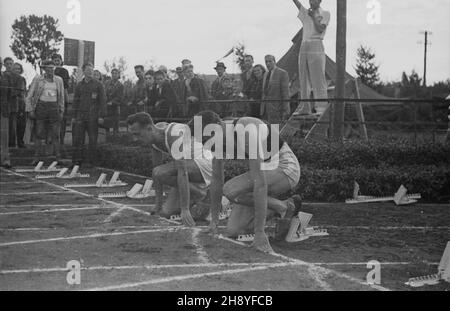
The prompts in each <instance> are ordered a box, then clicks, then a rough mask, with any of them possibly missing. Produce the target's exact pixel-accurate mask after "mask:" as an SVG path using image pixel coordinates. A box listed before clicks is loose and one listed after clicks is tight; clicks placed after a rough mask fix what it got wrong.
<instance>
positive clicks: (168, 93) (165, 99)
mask: <svg viewBox="0 0 450 311" xmlns="http://www.w3.org/2000/svg"><path fill="white" fill-rule="evenodd" d="M150 102H151V103H150V105H151V106H152V111H153V115H154V116H157V117H167V118H170V117H172V116H173V112H174V109H175V106H176V102H177V96H176V94H175V92H174V90H173V88H172V85H171V83H170V82H169V81H167V80H166V79H165V74H164V72H163V71H157V72H155V86H154V87H153V89H152V91H151V96H150Z"/></svg>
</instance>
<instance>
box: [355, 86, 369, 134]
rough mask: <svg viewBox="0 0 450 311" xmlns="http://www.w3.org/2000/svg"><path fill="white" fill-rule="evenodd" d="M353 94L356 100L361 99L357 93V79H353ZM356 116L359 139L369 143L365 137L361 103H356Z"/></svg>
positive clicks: (364, 121) (365, 131)
mask: <svg viewBox="0 0 450 311" xmlns="http://www.w3.org/2000/svg"><path fill="white" fill-rule="evenodd" d="M354 83H355V94H356V98H357V99H361V95H360V93H359V85H358V78H356V79H355V81H354ZM355 109H356V115H357V116H358V121H359V132H360V134H361V137H362V138H363V139H364V140H365V141H369V136H368V135H367V127H366V119H365V117H364V111H363V108H362V105H361V102H357V103H356V107H355Z"/></svg>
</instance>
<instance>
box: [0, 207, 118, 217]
mask: <svg viewBox="0 0 450 311" xmlns="http://www.w3.org/2000/svg"><path fill="white" fill-rule="evenodd" d="M96 209H115V207H112V206H91V207H77V208H56V209H45V210H40V211H20V212H7V213H0V217H1V216H11V215H24V214H40V213H59V212H76V211H88V210H96Z"/></svg>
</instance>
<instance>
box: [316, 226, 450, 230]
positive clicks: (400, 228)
mask: <svg viewBox="0 0 450 311" xmlns="http://www.w3.org/2000/svg"><path fill="white" fill-rule="evenodd" d="M321 227H324V228H327V229H361V230H395V231H397V230H450V226H437V227H416V226H403V227H370V226H328V225H323V226H321Z"/></svg>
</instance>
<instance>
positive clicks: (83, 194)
mask: <svg viewBox="0 0 450 311" xmlns="http://www.w3.org/2000/svg"><path fill="white" fill-rule="evenodd" d="M1 170H2V171H4V169H1ZM9 172H12V171H9ZM12 173H13V174H14V175H16V176H20V177H25V178H27V179H29V180H33V178H32V177H29V176H26V175H22V174H19V173H15V172H12ZM38 181H39V182H40V183H42V184H46V185H49V186H53V187H55V188H58V189H61V190H65V191H68V192H72V193H75V194H79V195H81V196H84V197H88V198H93V199H96V200H98V201H101V202H104V203H108V204H112V205H115V206H116V207H117V208H120V207H123V208H126V209H128V210H132V211H134V212H137V213H140V214H144V215H146V216H151V214H150V213H148V212H145V211H142V210H140V209H137V208H133V207H130V206H127V205H124V204H120V203H116V202H113V201H108V200H105V199H101V198H96V197H95V196H93V195H90V194H87V193H84V192H80V191H77V190H74V189H68V188H65V187H63V186H59V185H57V184H53V183H51V182H48V181H45V180H38Z"/></svg>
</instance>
